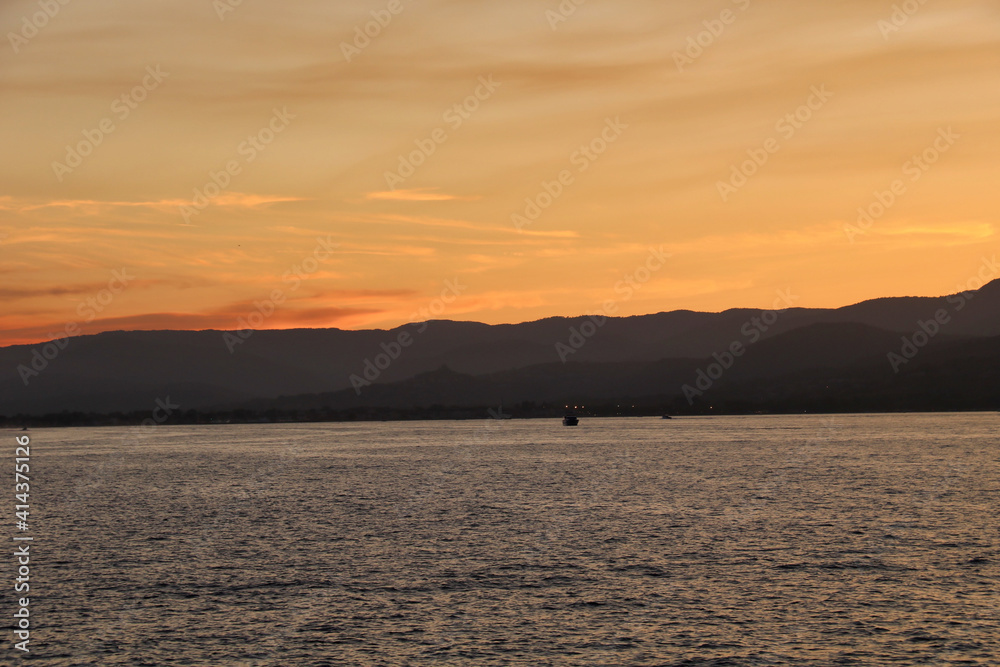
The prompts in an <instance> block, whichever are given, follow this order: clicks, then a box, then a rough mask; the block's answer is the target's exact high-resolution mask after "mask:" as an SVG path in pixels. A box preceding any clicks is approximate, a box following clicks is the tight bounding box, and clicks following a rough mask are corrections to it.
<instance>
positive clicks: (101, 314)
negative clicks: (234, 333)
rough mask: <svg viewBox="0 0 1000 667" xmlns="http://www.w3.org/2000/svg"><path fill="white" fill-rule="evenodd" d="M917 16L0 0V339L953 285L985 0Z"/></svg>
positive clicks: (878, 6)
mask: <svg viewBox="0 0 1000 667" xmlns="http://www.w3.org/2000/svg"><path fill="white" fill-rule="evenodd" d="M912 2H913V7H914V8H916V11H915V12H914V13H913V15H912V16H908V15H905V14H899V13H897V14H896V15H895V16H894V9H893V6H894V4H895V5H896V6H897V7H899V6H901V3H898V2H896V3H894V2H892V1H882V0H879V1H875V2H872V1H871V0H864V1H862V0H843V1H839V2H836V3H803V2H792V1H791V0H772V1H770V2H763V0H721V1H719V2H704V1H702V0H699V1H694V0H691V1H676V2H669V3H667V2H662V1H660V2H657V1H653V0H619V1H616V2H613V3H612V2H607V1H605V0H589V1H588V2H586V3H584V4H582V5H581V6H579V7H578V8H577V9H576V10H575V11H574V12H572V13H567V15H561V14H558V13H557V12H558V11H559V10H558V8H559V6H560V3H559V2H557V1H556V0H547V1H534V2H531V1H522V0H509V1H507V2H485V1H482V0H463V1H457V0H436V1H435V0H426V1H422V2H421V1H417V0H393V1H391V2H390V1H389V0H374V1H372V2H363V3H361V2H355V3H330V2H314V1H309V0H304V1H302V2H296V3H288V4H283V3H276V2H260V1H257V2H251V1H250V0H244V1H243V2H242V3H241V4H239V5H238V6H235V7H234V6H231V5H230V4H226V3H227V0H217V1H216V2H215V3H214V4H213V2H209V0H169V1H166V2H158V3H146V2H124V1H120V0H119V1H112V0H103V1H102V0H89V1H88V2H69V3H68V4H66V5H65V6H61V5H59V8H58V10H57V11H55V12H54V15H53V16H51V17H48V16H45V15H42V14H39V12H41V11H42V10H41V9H40V5H39V4H38V2H37V0H36V1H30V2H29V1H24V0H16V1H10V2H4V3H2V4H0V26H2V28H3V32H4V33H5V35H6V37H5V40H4V41H5V43H4V44H3V45H0V90H2V91H3V92H2V96H0V119H2V121H3V122H2V123H0V146H2V148H3V151H2V154H3V156H4V158H5V159H4V160H3V161H2V162H0V299H2V303H3V306H4V307H3V309H2V312H0V345H3V344H15V343H25V342H34V341H38V340H43V339H48V338H51V337H53V336H54V335H59V334H60V333H61V332H62V331H64V330H65V329H66V327H67V326H68V325H74V324H75V325H77V326H78V327H79V330H80V331H82V332H83V333H96V332H98V331H103V330H108V329H154V328H174V329H205V328H219V329H236V328H240V327H241V326H243V325H241V324H240V318H241V317H244V318H245V317H248V316H249V315H250V313H252V312H254V311H255V310H256V309H257V308H258V305H255V303H256V304H262V305H260V306H259V307H260V308H261V309H263V310H268V311H269V307H268V306H267V304H264V303H263V302H264V301H266V300H267V299H269V298H272V297H274V298H275V299H276V300H279V301H281V303H280V304H278V305H277V307H276V309H275V310H274V312H273V314H268V316H267V317H265V318H263V319H264V321H263V324H262V325H261V326H262V327H263V328H288V327H298V326H305V327H326V326H332V327H340V328H372V327H380V328H387V327H391V326H395V325H398V324H401V323H404V322H406V321H409V320H410V319H411V317H413V316H414V315H416V314H419V313H420V311H421V309H424V312H431V313H433V314H434V315H435V316H438V317H442V318H448V319H465V320H478V321H483V322H490V323H496V322H519V321H525V320H531V319H537V318H541V317H546V316H550V315H577V314H582V313H586V312H595V311H596V310H597V308H598V307H599V306H600V304H601V303H603V302H605V301H607V300H609V299H610V300H617V304H618V306H619V311H618V314H624V315H632V314H641V313H650V312H658V311H664V310H674V309H680V308H688V309H694V310H722V309H725V308H729V307H735V306H745V307H770V306H771V304H772V303H773V301H774V298H775V292H776V290H779V289H782V290H784V289H790V290H792V291H793V292H794V293H795V294H796V295H797V296H798V297H799V298H800V301H799V302H798V304H797V305H800V306H808V307H812V306H817V307H818V306H840V305H846V304H849V303H852V302H856V301H860V300H863V299H866V298H872V297H878V296H888V295H938V294H944V293H949V292H954V291H957V289H959V287H960V286H963V288H964V285H966V284H967V282H968V280H969V279H970V278H971V277H973V276H974V275H976V273H977V271H978V270H979V267H980V266H981V265H982V262H983V258H984V257H987V258H989V257H992V256H994V255H995V254H996V253H997V250H998V249H1000V248H998V246H1000V244H998V238H997V228H998V224H1000V215H998V214H1000V198H998V197H997V196H996V187H997V176H998V168H997V158H996V156H997V155H998V154H1000V123H998V119H1000V85H998V84H1000V5H997V3H996V2H994V1H990V2H987V1H973V2H948V1H945V0H934V1H933V2H927V3H925V4H923V5H919V3H917V2H916V0H912ZM43 4H46V3H43ZM53 4H55V5H57V4H58V3H57V2H54V3H53ZM234 4H235V3H234ZM344 5H349V6H348V7H345V6H344ZM563 6H566V7H568V6H572V5H571V4H570V3H563ZM227 10H231V11H227ZM390 10H394V11H396V12H397V13H395V14H393V13H392V12H391V11H390ZM50 11H51V10H50ZM372 12H375V15H374V17H373V14H372ZM376 18H378V19H381V20H382V22H383V23H385V24H386V25H384V26H379V25H378V24H370V25H368V26H367V27H368V29H369V30H370V31H371V32H372V33H373V34H375V36H374V37H371V38H368V39H367V41H365V40H362V39H360V38H357V34H358V32H357V31H362V32H363V31H364V29H365V28H366V24H368V23H370V22H371V21H374V20H376ZM33 20H34V21H35V23H36V24H40V25H41V26H42V27H40V28H39V27H36V26H34V25H31V22H32V21H33ZM706 22H707V23H706ZM356 38H357V42H356V43H355V42H354V41H355V39H356ZM698 42H700V43H701V44H700V45H698ZM345 45H349V46H345ZM685 52H686V53H685ZM477 95H478V97H477ZM123 96H124V97H123ZM456 105H459V108H457V109H456ZM810 105H811V108H810ZM796 113H798V119H796V118H795V114H796ZM789 114H792V117H791V118H787V116H788V115H789ZM783 119H784V120H783ZM250 137H255V138H253V139H252V140H251V139H250ZM935 144H936V146H935ZM587 145H591V146H592V148H591V149H589V150H591V151H592V152H590V153H587V152H583V151H581V147H586V146H587ZM420 146H422V147H423V149H422V150H423V153H418V154H416V155H415V156H414V159H412V160H410V158H408V157H407V158H405V159H406V160H407V161H409V162H411V163H419V166H416V167H415V168H414V169H413V171H412V174H411V173H410V171H409V169H408V168H406V167H404V168H403V170H402V171H400V159H401V158H400V156H408V155H410V154H411V153H412V152H413V151H418V150H421V149H420ZM67 147H74V150H75V151H76V152H77V153H78V154H79V153H87V155H85V156H84V155H80V156H79V160H77V158H76V156H74V155H69V156H68V155H67ZM431 148H433V151H431ZM748 151H750V152H749V153H748ZM769 151H770V152H769ZM925 151H927V156H926V159H927V160H928V161H931V159H932V158H933V164H924V165H922V166H921V165H919V164H917V163H915V162H914V161H913V158H914V156H919V155H921V154H923V153H924V152H925ZM598 152H600V154H597V153H598ZM752 156H756V157H757V159H758V161H759V162H760V161H764V158H765V157H766V161H764V163H763V165H762V166H758V165H755V164H752V163H751V164H749V165H748V166H747V167H746V170H747V171H755V172H756V173H754V174H753V175H752V176H751V177H749V178H747V179H746V182H745V184H743V183H742V181H740V180H736V181H733V182H732V183H731V184H730V186H731V188H726V187H721V188H720V181H726V180H727V179H730V177H731V175H732V170H733V167H734V165H736V166H737V167H738V166H739V165H741V164H742V163H744V162H745V161H746V160H749V159H751V157H752ZM227 167H228V168H229V169H230V172H231V173H225V172H226V169H227ZM393 172H395V176H391V175H387V174H391V173H393ZM213 173H214V174H215V178H216V181H218V182H219V183H221V184H222V186H223V187H220V188H218V193H216V192H215V191H214V187H215V186H214V185H211V184H212V176H211V174H213ZM560 178H562V179H563V183H559V180H560ZM894 181H897V182H896V183H895V187H896V189H897V193H898V194H893V195H891V197H892V198H895V202H893V203H892V204H891V205H889V206H887V207H886V210H885V211H884V213H882V214H881V215H878V216H877V217H876V218H873V219H872V223H871V224H870V226H868V228H867V229H866V230H864V233H856V232H857V231H858V230H855V231H853V232H852V231H851V230H850V229H847V230H845V225H854V224H855V223H856V221H857V218H858V208H859V207H865V208H869V207H872V210H873V211H875V212H878V210H879V206H881V204H878V203H877V198H876V194H875V193H876V192H883V191H886V192H888V193H891V190H892V189H893V186H894ZM543 183H547V184H548V189H549V190H550V191H551V192H553V193H557V194H558V196H556V197H554V198H553V199H552V201H551V202H549V201H548V200H547V197H549V195H548V194H547V193H546V190H545V188H544V186H543ZM733 183H736V184H738V185H739V187H736V186H735V185H733ZM206 186H207V189H208V190H209V193H208V194H209V195H214V196H212V197H210V199H209V200H207V205H204V204H206V201H201V200H200V199H198V200H196V190H197V191H199V192H201V193H204V192H205V190H206ZM720 190H721V191H720ZM198 196H199V197H200V195H198ZM881 197H882V199H883V200H884V201H885V202H888V201H889V198H890V195H889V194H886V195H881ZM526 198H527V199H534V200H539V198H540V200H541V203H543V204H548V206H547V207H546V208H544V209H541V208H540V209H539V211H537V213H538V215H537V216H535V215H534V214H535V213H536V212H534V211H531V210H530V208H529V207H528V205H527V204H526V201H525V200H526ZM193 200H196V201H194V202H193ZM195 203H197V204H199V205H204V206H203V207H202V208H198V207H196V206H195ZM184 207H186V208H184ZM515 214H516V216H522V217H515ZM529 214H531V215H529ZM532 217H533V218H535V219H533V220H532V219H529V218H532ZM525 223H528V224H525ZM317 239H322V240H323V242H324V243H325V244H327V246H328V247H330V246H332V245H333V244H336V248H334V249H332V250H323V249H322V246H320V245H319V241H318V240H317ZM651 248H653V249H661V250H660V251H661V252H664V253H669V254H670V258H669V260H668V261H667V262H666V264H665V265H664V266H663V267H662V268H661V269H659V270H657V271H654V272H652V273H651V274H649V275H648V276H646V275H642V274H641V273H640V276H641V277H642V278H645V277H648V281H646V282H642V281H640V282H639V283H638V284H639V285H640V286H641V287H640V288H639V289H637V290H633V296H631V297H630V298H625V296H624V294H625V292H624V291H623V290H616V285H618V286H620V284H621V283H620V281H622V280H623V279H624V278H625V277H626V276H635V275H636V271H637V270H638V269H639V268H640V267H643V266H644V265H645V263H646V261H647V259H648V258H649V257H650V249H651ZM317 258H320V259H317ZM320 260H322V261H320ZM123 269H124V270H125V274H124V275H125V276H126V280H125V281H124V283H123V282H122V281H121V280H120V279H118V280H113V276H114V272H115V271H119V272H120V271H122V270H123ZM456 280H457V281H458V283H457V284H458V285H459V286H460V289H457V290H453V287H454V285H455V283H454V281H456ZM448 281H452V282H451V283H449V282H448ZM449 284H451V285H452V287H448V285H449ZM448 290H453V291H448ZM443 292H444V293H445V296H446V299H441V295H442V293H443ZM454 292H457V296H456V295H455V294H454Z"/></svg>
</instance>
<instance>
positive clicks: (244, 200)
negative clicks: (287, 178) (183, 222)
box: [0, 192, 307, 215]
mask: <svg viewBox="0 0 1000 667" xmlns="http://www.w3.org/2000/svg"><path fill="white" fill-rule="evenodd" d="M7 200H10V201H13V200H12V198H10V197H8V198H7ZM297 201H307V200H306V199H304V198H301V197H284V196H279V195H258V194H247V193H243V192H223V193H222V194H220V195H218V196H216V197H213V198H212V205H214V206H224V207H230V208H255V207H258V206H264V205H267V204H278V203H283V202H297ZM3 204H4V202H3V200H0V206H3ZM190 205H191V201H190V200H188V199H156V200H152V201H102V200H96V199H56V200H53V201H47V202H42V203H36V204H24V205H21V206H6V207H5V208H7V209H8V210H17V211H21V212H29V211H38V210H41V209H50V208H65V209H70V210H72V211H74V212H80V213H83V214H91V215H93V214H99V213H102V212H104V211H107V210H110V209H117V208H151V209H156V210H160V211H176V210H177V208H179V207H181V206H190Z"/></svg>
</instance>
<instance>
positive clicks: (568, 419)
mask: <svg viewBox="0 0 1000 667" xmlns="http://www.w3.org/2000/svg"><path fill="white" fill-rule="evenodd" d="M579 423H580V420H579V419H578V418H577V416H576V415H566V416H565V417H563V426H576V425H577V424H579Z"/></svg>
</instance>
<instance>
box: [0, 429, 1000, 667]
mask: <svg viewBox="0 0 1000 667" xmlns="http://www.w3.org/2000/svg"><path fill="white" fill-rule="evenodd" d="M6 433H7V435H6V436H3V437H6V438H8V439H9V442H8V445H10V446H9V447H6V449H8V450H9V451H11V452H13V446H14V443H13V440H14V435H15V434H13V433H12V432H6ZM0 435H2V434H0ZM31 436H32V452H31V453H32V492H33V495H32V514H31V519H32V520H33V522H32V523H33V527H32V534H33V535H34V536H35V540H36V541H35V543H34V546H33V549H34V550H35V554H34V558H33V559H32V566H33V568H32V585H31V598H32V620H33V621H34V623H35V625H34V628H35V631H34V632H33V635H32V647H33V651H32V656H31V662H32V663H34V664H38V665H129V666H135V665H260V666H263V665H338V666H340V665H713V666H723V665H725V666H731V665H737V666H739V665H824V666H826V665H896V664H898V665H998V664H1000V623H998V601H1000V593H998V590H1000V588H998V575H1000V536H998V525H1000V520H998V516H997V514H998V511H997V510H998V500H1000V493H998V490H1000V489H998V487H1000V483H998V468H1000V446H998V437H1000V415H987V414H979V415H899V416H880V415H876V416H850V415H848V416H836V417H814V416H791V417H746V418H735V417H734V418H704V419H698V418H691V419H675V420H673V421H666V420H659V419H603V420H598V419H585V420H583V421H582V422H581V425H580V426H579V427H578V428H575V429H574V428H565V427H563V426H561V425H560V424H559V422H558V420H556V421H537V420H536V421H518V420H513V421H505V422H440V423H437V422H422V423H387V424H320V425H255V426H204V427H175V428H174V427H163V428H160V429H157V430H155V431H154V432H152V433H148V434H137V432H136V431H134V430H132V429H128V428H121V429H74V430H57V429H52V430H40V431H36V432H32V433H31ZM5 599H7V600H8V603H5V604H6V606H8V607H9V606H10V605H9V596H5ZM5 616H8V617H9V614H5ZM8 627H9V626H8ZM7 635H8V637H9V636H10V633H9V632H8V633H7ZM5 644H6V645H5V646H4V653H5V655H6V656H7V657H10V656H11V655H12V653H13V652H12V651H10V650H9V647H10V642H9V641H7V640H5Z"/></svg>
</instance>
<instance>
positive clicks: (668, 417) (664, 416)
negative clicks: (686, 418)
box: [663, 415, 673, 419]
mask: <svg viewBox="0 0 1000 667" xmlns="http://www.w3.org/2000/svg"><path fill="white" fill-rule="evenodd" d="M663 418H664V419H673V417H671V416H670V415H663Z"/></svg>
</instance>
